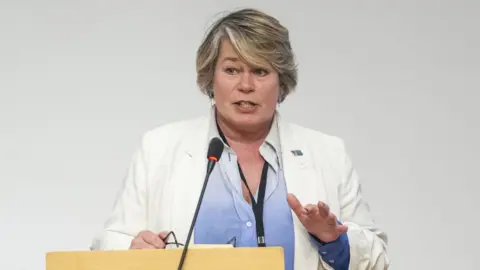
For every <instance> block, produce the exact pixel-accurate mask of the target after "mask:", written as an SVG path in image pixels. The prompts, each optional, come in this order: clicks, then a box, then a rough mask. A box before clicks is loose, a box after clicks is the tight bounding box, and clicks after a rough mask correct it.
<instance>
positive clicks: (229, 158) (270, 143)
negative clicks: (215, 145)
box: [194, 121, 350, 270]
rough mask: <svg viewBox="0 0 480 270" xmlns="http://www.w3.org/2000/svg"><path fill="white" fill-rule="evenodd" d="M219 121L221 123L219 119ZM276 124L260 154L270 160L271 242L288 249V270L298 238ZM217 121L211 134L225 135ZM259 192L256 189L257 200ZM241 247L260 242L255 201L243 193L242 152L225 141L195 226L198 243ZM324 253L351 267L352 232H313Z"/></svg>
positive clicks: (267, 205) (338, 265)
mask: <svg viewBox="0 0 480 270" xmlns="http://www.w3.org/2000/svg"><path fill="white" fill-rule="evenodd" d="M213 123H215V122H214V121H213ZM276 127H277V126H276V123H274V124H273V125H272V129H271V131H270V134H269V135H268V137H267V138H266V140H265V143H263V145H262V146H261V147H260V154H261V155H262V157H263V158H264V159H265V160H266V161H267V163H268V164H269V169H268V176H267V185H266V191H265V201H264V212H263V220H264V228H265V243H266V245H267V246H281V247H283V249H284V258H285V269H286V270H293V269H294V268H293V265H294V256H295V250H294V247H295V237H294V229H293V219H292V211H291V209H290V206H289V205H288V203H287V200H286V197H287V189H286V183H285V181H284V178H283V170H282V164H281V160H280V158H279V156H280V155H277V153H280V152H279V151H277V150H276V149H279V141H280V140H279V138H278V131H277V129H276ZM218 134H219V133H218V130H217V128H216V125H215V124H213V125H212V127H211V130H210V137H219V135H218ZM256 198H257V195H256V194H255V199H256ZM234 239H235V246H237V247H256V246H257V235H256V227H255V216H254V214H253V210H252V206H251V205H250V204H248V203H247V202H246V201H245V199H244V197H243V193H242V180H241V178H240V174H239V171H238V165H237V155H236V154H235V152H234V151H233V150H232V149H231V148H230V147H228V146H227V145H225V148H224V151H223V154H222V156H221V158H220V161H219V162H218V164H217V165H216V166H215V168H214V170H213V171H212V174H211V175H210V178H209V181H208V184H207V188H206V190H205V195H204V198H203V201H202V205H201V207H200V211H199V214H198V217H197V222H196V225H195V234H194V243H195V244H227V243H233V240H234ZM312 241H313V243H315V244H316V245H317V247H318V251H319V255H320V256H322V257H323V259H324V260H325V261H326V262H327V263H328V264H330V265H331V266H332V267H333V268H334V269H348V264H349V260H350V254H349V244H348V238H347V236H346V235H342V236H341V237H339V238H338V239H337V240H336V241H335V242H332V243H328V244H321V243H320V242H319V241H318V239H315V237H313V236H312Z"/></svg>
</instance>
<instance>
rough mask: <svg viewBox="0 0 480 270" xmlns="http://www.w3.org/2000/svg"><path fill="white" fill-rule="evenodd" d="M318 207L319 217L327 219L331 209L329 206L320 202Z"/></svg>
mask: <svg viewBox="0 0 480 270" xmlns="http://www.w3.org/2000/svg"><path fill="white" fill-rule="evenodd" d="M317 206H318V213H319V215H320V216H321V217H323V218H327V217H328V214H329V213H330V208H329V207H328V205H327V204H325V203H323V202H321V201H319V202H318V204H317Z"/></svg>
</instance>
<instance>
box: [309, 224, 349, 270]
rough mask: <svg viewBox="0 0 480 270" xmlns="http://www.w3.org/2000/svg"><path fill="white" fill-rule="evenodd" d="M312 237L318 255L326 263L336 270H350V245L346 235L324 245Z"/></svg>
mask: <svg viewBox="0 0 480 270" xmlns="http://www.w3.org/2000/svg"><path fill="white" fill-rule="evenodd" d="M339 223H340V222H339ZM340 224H341V223H340ZM310 236H311V237H312V242H313V243H314V245H315V246H316V247H317V250H318V254H319V255H320V256H321V257H322V260H323V261H324V262H325V263H327V264H328V265H329V266H330V267H332V268H333V269H335V270H348V269H349V268H348V267H349V263H350V244H349V243H348V235H347V234H346V233H344V234H341V235H340V236H339V237H338V238H337V240H335V241H333V242H329V243H323V242H322V241H320V239H318V238H317V237H315V236H314V235H312V234H310Z"/></svg>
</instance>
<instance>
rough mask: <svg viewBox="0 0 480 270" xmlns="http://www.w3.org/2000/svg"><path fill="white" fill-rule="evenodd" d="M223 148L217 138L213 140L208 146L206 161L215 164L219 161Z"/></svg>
mask: <svg viewBox="0 0 480 270" xmlns="http://www.w3.org/2000/svg"><path fill="white" fill-rule="evenodd" d="M223 147H224V145H223V142H222V140H220V139H219V138H213V139H212V140H211V141H210V145H209V146H208V153H207V159H208V160H212V161H215V162H217V161H219V160H220V157H221V156H222V152H223Z"/></svg>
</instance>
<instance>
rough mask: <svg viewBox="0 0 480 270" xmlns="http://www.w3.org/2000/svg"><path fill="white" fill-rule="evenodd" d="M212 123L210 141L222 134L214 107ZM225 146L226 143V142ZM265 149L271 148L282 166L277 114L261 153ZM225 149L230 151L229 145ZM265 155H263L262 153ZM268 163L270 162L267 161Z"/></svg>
mask: <svg viewBox="0 0 480 270" xmlns="http://www.w3.org/2000/svg"><path fill="white" fill-rule="evenodd" d="M210 117H211V121H210V129H209V136H208V137H209V141H210V140H211V139H213V138H215V137H217V138H218V137H220V133H219V132H218V129H217V122H216V113H215V107H214V106H213V108H212V112H211V115H210ZM224 144H225V142H224ZM265 147H268V148H271V149H272V150H273V152H274V153H275V155H276V157H277V165H280V164H281V163H280V160H279V158H280V153H281V152H280V136H279V131H278V119H277V113H276V112H275V116H274V118H273V122H272V126H271V128H270V131H269V132H268V134H267V137H266V138H265V142H264V143H263V144H262V145H261V146H260V151H262V150H263V149H264V148H265ZM225 149H230V147H229V146H228V145H226V144H225ZM262 155H263V153H262ZM267 161H268V160H267Z"/></svg>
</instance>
